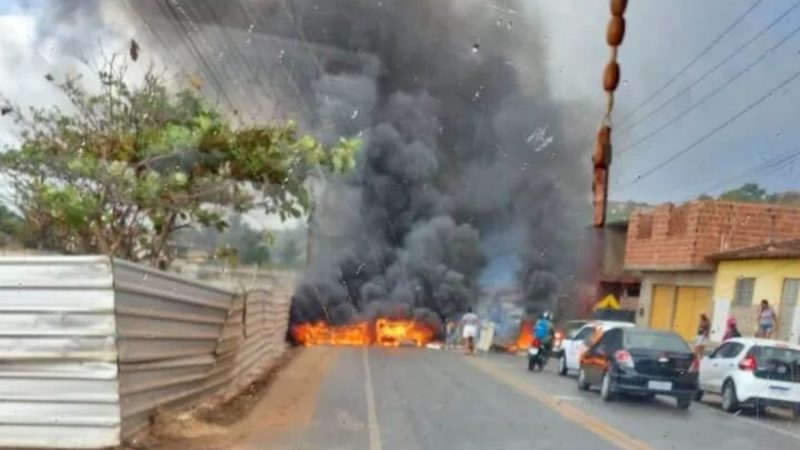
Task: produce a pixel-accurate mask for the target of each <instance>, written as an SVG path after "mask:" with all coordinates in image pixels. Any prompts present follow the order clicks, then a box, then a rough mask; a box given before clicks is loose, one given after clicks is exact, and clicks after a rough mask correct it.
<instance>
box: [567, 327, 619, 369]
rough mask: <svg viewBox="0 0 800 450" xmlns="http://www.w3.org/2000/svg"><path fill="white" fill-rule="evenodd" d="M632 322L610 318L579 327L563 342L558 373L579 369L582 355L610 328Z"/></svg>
mask: <svg viewBox="0 0 800 450" xmlns="http://www.w3.org/2000/svg"><path fill="white" fill-rule="evenodd" d="M633 325H634V324H632V323H630V322H617V321H610V320H595V321H592V322H589V323H587V324H586V325H584V326H582V327H581V328H578V329H577V330H576V331H575V332H573V334H572V335H571V336H566V337H565V338H564V340H563V341H562V342H561V349H562V350H563V351H562V352H561V356H560V357H559V359H558V373H559V374H561V375H566V374H568V373H569V372H570V371H577V370H578V368H579V366H580V360H581V355H582V354H583V352H585V351H586V349H587V348H589V347H590V346H591V345H592V344H593V343H595V342H596V341H597V340H598V339H600V337H601V336H602V335H603V333H605V332H606V331H608V330H611V329H613V328H622V327H632V326H633Z"/></svg>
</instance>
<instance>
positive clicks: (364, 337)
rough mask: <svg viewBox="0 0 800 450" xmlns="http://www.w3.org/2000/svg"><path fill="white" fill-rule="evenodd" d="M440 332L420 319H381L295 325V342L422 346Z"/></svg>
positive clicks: (306, 343) (302, 343) (292, 332)
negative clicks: (337, 323)
mask: <svg viewBox="0 0 800 450" xmlns="http://www.w3.org/2000/svg"><path fill="white" fill-rule="evenodd" d="M437 332H438V330H437V329H436V328H434V326H433V325H431V324H430V323H426V322H423V321H417V320H393V319H386V318H380V319H377V320H376V321H375V322H374V323H369V322H357V323H351V324H347V325H336V326H329V325H327V324H326V323H325V322H317V323H313V324H312V323H303V324H296V325H292V328H291V334H292V339H293V340H294V341H295V342H296V343H298V344H301V345H305V346H311V345H336V346H367V345H378V346H382V347H399V346H403V345H412V346H415V347H423V346H425V345H427V344H429V343H431V342H432V341H433V340H434V338H435V337H436V334H437Z"/></svg>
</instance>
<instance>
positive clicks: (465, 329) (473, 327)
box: [461, 308, 480, 355]
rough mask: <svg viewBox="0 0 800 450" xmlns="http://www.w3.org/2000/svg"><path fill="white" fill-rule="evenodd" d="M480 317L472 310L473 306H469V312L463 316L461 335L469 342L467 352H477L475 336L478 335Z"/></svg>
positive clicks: (470, 353) (471, 353) (469, 353)
mask: <svg viewBox="0 0 800 450" xmlns="http://www.w3.org/2000/svg"><path fill="white" fill-rule="evenodd" d="M479 325H480V319H478V315H477V314H475V313H474V312H472V308H467V313H466V314H464V316H463V317H462V318H461V329H462V332H461V333H462V334H461V336H462V337H463V338H464V341H466V343H467V354H468V355H473V354H475V338H476V337H477V336H478V326H479Z"/></svg>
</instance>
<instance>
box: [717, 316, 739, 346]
mask: <svg viewBox="0 0 800 450" xmlns="http://www.w3.org/2000/svg"><path fill="white" fill-rule="evenodd" d="M737 337H742V333H739V328H737V327H736V318H735V317H733V316H731V317H728V326H727V328H726V329H725V335H724V336H723V337H722V342H725V341H727V340H728V339H732V338H737Z"/></svg>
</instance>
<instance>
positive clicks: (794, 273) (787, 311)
mask: <svg viewBox="0 0 800 450" xmlns="http://www.w3.org/2000/svg"><path fill="white" fill-rule="evenodd" d="M711 259H713V260H716V261H717V262H718V264H717V273H716V277H715V280H714V294H713V299H714V318H713V321H712V323H713V326H712V339H713V340H720V339H721V337H722V335H723V333H724V331H725V322H726V321H727V319H728V317H730V316H733V317H735V318H736V321H737V323H738V326H739V331H740V332H741V333H742V335H745V336H752V335H753V334H755V331H756V326H757V321H756V317H757V308H758V305H759V304H760V303H761V300H767V301H769V303H770V305H772V306H773V308H774V309H775V311H776V313H777V315H778V329H777V333H776V337H777V338H779V339H782V340H787V341H790V342H794V343H797V342H798V339H800V318H799V317H798V316H800V309H798V308H797V304H798V293H799V292H800V239H794V240H790V241H781V242H775V243H771V244H765V245H759V246H755V247H747V248H744V249H739V250H734V251H729V252H723V253H717V254H715V255H712V256H711Z"/></svg>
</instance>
